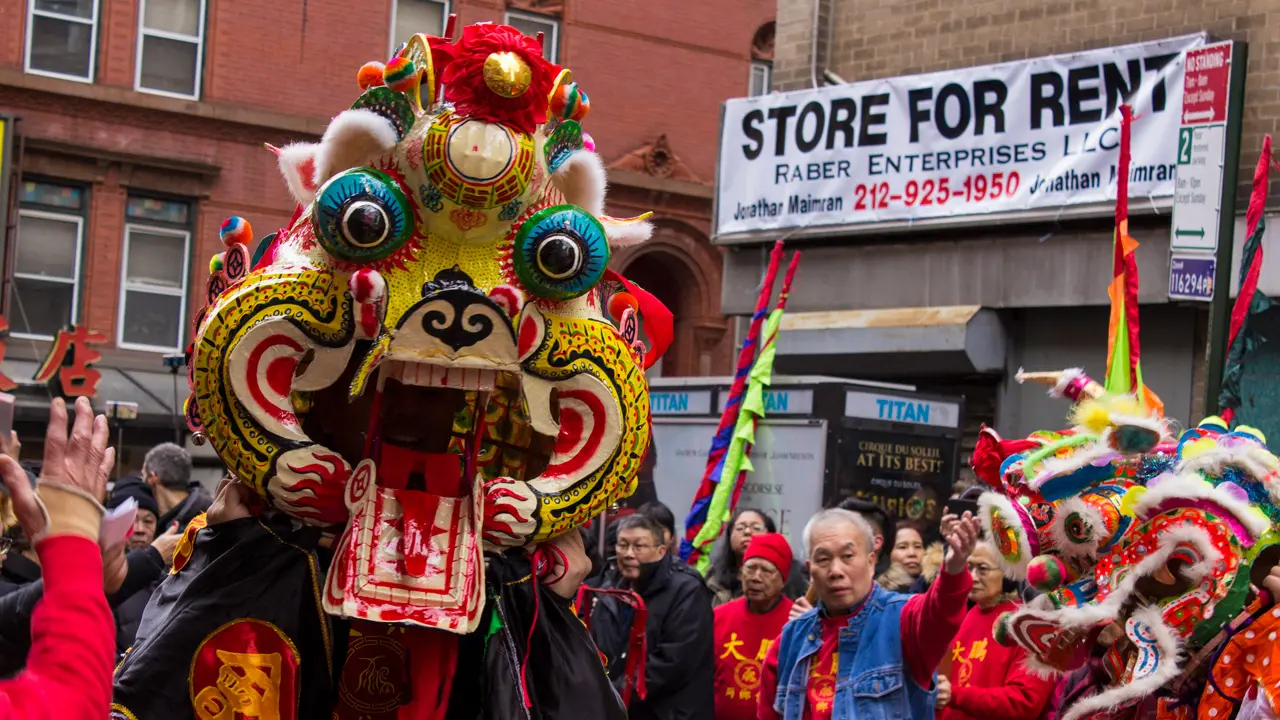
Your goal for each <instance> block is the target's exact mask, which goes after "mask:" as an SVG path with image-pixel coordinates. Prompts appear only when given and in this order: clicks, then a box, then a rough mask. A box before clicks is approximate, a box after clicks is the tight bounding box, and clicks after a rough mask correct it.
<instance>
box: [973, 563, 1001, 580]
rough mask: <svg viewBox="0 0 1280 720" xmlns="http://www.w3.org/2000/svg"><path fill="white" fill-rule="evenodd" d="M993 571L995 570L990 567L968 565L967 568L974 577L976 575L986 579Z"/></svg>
mask: <svg viewBox="0 0 1280 720" xmlns="http://www.w3.org/2000/svg"><path fill="white" fill-rule="evenodd" d="M995 571H996V569H995V568H993V567H991V566H990V565H970V566H969V572H970V573H972V574H974V575H977V576H978V577H986V576H988V575H990V574H991V573H993V572H995Z"/></svg>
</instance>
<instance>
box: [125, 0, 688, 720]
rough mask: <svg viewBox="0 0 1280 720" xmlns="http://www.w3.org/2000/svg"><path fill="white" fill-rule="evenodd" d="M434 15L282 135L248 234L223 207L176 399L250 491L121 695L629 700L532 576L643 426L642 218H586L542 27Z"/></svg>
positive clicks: (187, 547) (582, 147)
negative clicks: (288, 196) (627, 262)
mask: <svg viewBox="0 0 1280 720" xmlns="http://www.w3.org/2000/svg"><path fill="white" fill-rule="evenodd" d="M446 34H447V35H449V36H451V37H450V38H438V37H428V36H425V35H417V36H415V37H413V38H412V39H411V40H410V41H409V42H408V43H407V44H406V45H404V46H402V48H401V49H400V50H399V51H398V52H397V53H396V55H395V56H394V57H393V58H392V59H391V61H389V62H388V63H386V64H385V65H384V64H381V63H370V64H367V65H365V66H364V67H363V68H361V69H360V72H359V74H358V82H359V84H360V87H361V89H362V90H363V94H362V95H360V97H359V99H358V100H357V101H356V102H355V104H353V105H352V107H351V109H349V110H347V111H344V112H342V113H341V114H339V115H338V116H337V117H335V118H334V120H333V121H332V122H331V124H330V125H329V127H328V129H327V131H326V132H325V134H324V136H323V138H322V140H321V141H320V142H319V143H317V144H308V143H303V144H295V145H291V146H287V147H284V148H282V149H275V148H272V150H274V151H275V152H276V154H277V156H278V158H279V162H280V167H281V170H282V173H283V175H284V177H285V180H286V182H287V184H288V186H289V189H290V191H291V192H292V194H293V195H294V197H295V198H296V200H297V202H298V207H299V209H298V212H297V213H296V214H295V217H294V219H293V221H292V222H291V224H290V226H289V227H288V228H285V229H282V230H281V231H279V232H278V233H276V234H274V235H272V236H268V237H267V238H266V239H264V240H263V241H262V242H261V243H259V245H258V248H257V251H256V253H254V252H252V251H251V250H250V248H249V244H248V243H249V241H250V240H251V239H252V238H251V236H250V230H249V229H248V226H247V223H245V222H244V221H243V220H240V219H239V218H232V219H230V220H228V221H227V222H226V223H225V224H224V225H223V230H222V235H223V240H224V242H225V244H226V246H227V250H226V252H224V253H222V254H220V255H218V256H217V257H215V258H214V261H213V263H212V265H211V271H212V272H211V277H210V280H209V288H208V306H207V307H206V308H204V309H202V310H201V311H200V312H199V313H198V314H197V317H196V323H195V324H196V327H197V331H196V338H195V341H194V343H193V344H192V347H191V348H190V349H189V352H188V355H189V358H188V360H189V361H188V366H189V368H190V385H191V395H190V397H189V399H188V401H187V407H186V414H187V419H188V424H189V425H190V427H191V430H192V431H193V432H195V433H197V437H198V438H203V439H205V440H207V441H208V442H209V443H210V444H211V445H212V447H213V448H214V449H215V450H216V451H217V453H218V456H219V457H220V458H221V460H222V461H223V463H224V464H225V465H226V467H227V468H228V470H229V471H230V473H231V474H232V475H233V476H234V478H236V480H238V481H239V482H240V483H243V484H244V485H246V486H247V487H249V488H250V489H252V490H253V491H254V493H256V494H257V495H258V496H259V498H260V500H261V503H260V505H261V512H259V513H257V514H256V515H255V516H254V517H251V518H244V519H241V520H236V521H232V522H228V523H223V524H220V525H215V526H212V527H208V528H206V529H203V530H200V529H198V527H197V528H193V529H192V530H191V531H190V532H189V533H188V535H187V536H186V537H184V539H183V541H182V543H181V544H180V547H179V550H178V553H177V558H176V560H175V564H174V570H173V576H172V577H170V578H169V579H168V580H166V582H165V583H164V584H163V586H162V588H161V590H160V591H159V592H157V593H156V595H155V596H154V597H153V599H152V602H151V605H150V606H149V608H148V610H147V613H146V616H145V618H144V621H143V626H142V628H141V629H140V631H139V635H138V641H137V643H136V645H135V647H134V648H133V650H132V651H131V652H130V653H129V654H128V655H127V656H126V658H125V660H124V661H123V662H122V664H121V666H120V667H119V668H118V670H117V673H116V691H115V700H114V701H115V705H114V708H113V711H114V713H115V716H116V717H122V718H139V719H141V720H151V719H153V718H154V719H157V720H159V719H160V718H164V719H165V720H171V719H173V718H189V717H196V718H201V719H210V720H213V719H217V720H234V719H238V718H255V719H261V720H276V719H277V718H279V719H281V720H290V719H292V718H311V717H324V718H330V717H334V718H344V719H347V718H349V719H351V720H356V719H357V718H359V719H362V720H363V719H369V720H374V719H378V718H386V719H387V720H390V719H392V718H397V719H400V720H404V719H407V718H415V719H416V718H422V719H424V720H434V719H435V718H445V717H449V718H455V717H457V718H475V717H492V718H514V717H530V718H557V717H593V718H595V717H601V718H608V717H623V716H624V711H623V709H622V708H621V704H620V701H619V700H618V696H617V694H616V693H615V692H614V691H613V689H612V687H611V686H610V684H609V681H608V679H607V678H606V677H605V675H604V670H603V667H602V666H601V662H600V660H599V656H598V654H597V652H596V650H595V648H594V645H593V644H592V643H591V640H590V638H589V637H588V636H587V634H586V632H585V629H584V628H583V626H582V625H581V623H579V622H578V621H577V619H576V618H574V617H573V615H572V611H571V610H570V609H569V606H568V604H567V602H566V601H565V600H563V599H562V598H561V597H560V596H558V595H556V594H554V593H552V592H550V590H549V589H548V588H547V587H546V585H547V584H549V583H553V582H555V581H556V580H557V579H558V576H559V575H560V574H562V572H563V569H564V568H565V566H566V565H567V564H568V563H567V559H566V558H565V557H564V555H563V552H562V551H561V550H558V549H557V547H558V541H557V538H559V537H561V536H563V535H564V534H565V533H569V532H576V529H577V528H578V527H579V526H581V525H583V524H584V523H586V522H587V521H589V520H590V519H592V518H594V517H595V516H597V515H599V514H600V513H601V512H602V511H603V510H605V509H606V508H607V507H609V506H610V505H611V504H613V503H614V502H616V501H618V500H620V499H622V498H624V497H626V496H628V495H629V494H630V493H631V492H632V491H633V490H634V487H635V483H636V476H637V473H638V471H639V469H640V466H641V464H642V461H643V459H644V457H645V453H646V451H647V446H648V442H649V437H650V413H649V401H648V394H647V384H646V382H645V376H644V370H645V368H646V367H648V366H649V365H651V364H652V363H653V362H654V361H656V359H657V357H658V356H660V355H661V353H662V351H663V350H664V349H665V346H666V344H667V343H669V338H670V334H671V318H670V314H669V313H668V312H667V311H666V309H665V308H663V307H662V306H661V304H660V303H659V302H657V300H656V299H654V298H653V297H652V296H651V295H649V294H648V293H646V292H645V291H643V290H642V289H640V288H638V287H636V286H634V285H632V284H631V283H629V282H627V281H626V280H625V279H623V278H621V277H620V276H617V275H615V274H613V273H612V272H611V271H608V270H607V269H606V268H607V265H608V262H609V257H610V251H611V248H613V247H618V246H621V245H627V244H632V243H636V242H641V241H643V240H645V239H647V238H648V236H649V234H650V233H651V227H650V225H649V223H648V222H646V221H645V218H643V217H642V218H634V219H617V218H612V217H609V216H607V215H605V214H604V197H605V173H604V169H603V165H602V163H601V162H600V160H599V158H598V157H597V156H596V155H595V153H594V152H593V150H594V145H593V143H592V141H591V138H590V136H589V135H587V134H586V133H584V132H583V129H582V125H581V124H580V121H581V120H582V119H583V118H584V117H585V115H586V113H587V110H588V108H589V103H588V99H587V97H586V94H585V93H584V92H583V91H581V90H580V89H579V88H578V86H577V85H576V84H575V83H573V82H572V78H571V75H570V73H569V71H568V70H563V69H561V68H559V67H557V66H556V65H554V64H552V63H550V62H548V61H546V60H544V59H543V57H542V49H541V44H540V41H539V40H534V39H532V38H528V37H525V36H523V35H522V34H521V33H520V32H519V31H517V30H515V29H513V28H510V27H506V26H500V25H488V24H483V25H477V26H471V27H467V28H465V29H463V31H462V32H461V35H460V38H459V39H458V40H456V41H454V40H452V35H453V30H452V20H451V21H450V29H449V31H448V32H447V33H446ZM606 312H607V313H608V314H606ZM610 318H612V321H610ZM642 322H643V329H644V334H645V335H646V336H647V338H648V340H649V347H648V348H646V347H645V345H644V344H643V343H642V342H641V341H640V340H639V337H640V328H641V323H642ZM326 533H327V534H329V536H330V537H331V538H332V537H336V542H333V543H332V552H331V553H329V552H326V551H325V550H323V549H318V546H319V545H320V544H321V540H320V539H321V537H322V535H324V534H326ZM326 566H327V567H326Z"/></svg>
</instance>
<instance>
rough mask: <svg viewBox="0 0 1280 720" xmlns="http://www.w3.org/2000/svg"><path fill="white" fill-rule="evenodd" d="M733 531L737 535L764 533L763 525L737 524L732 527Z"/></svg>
mask: <svg viewBox="0 0 1280 720" xmlns="http://www.w3.org/2000/svg"><path fill="white" fill-rule="evenodd" d="M733 531H734V532H737V533H744V532H751V533H762V532H764V531H765V526H764V523H738V524H737V525H734V526H733Z"/></svg>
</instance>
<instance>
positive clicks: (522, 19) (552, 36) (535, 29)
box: [503, 10, 560, 63]
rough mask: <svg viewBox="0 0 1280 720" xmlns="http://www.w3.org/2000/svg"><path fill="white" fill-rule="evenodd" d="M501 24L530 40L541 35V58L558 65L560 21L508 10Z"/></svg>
mask: <svg viewBox="0 0 1280 720" xmlns="http://www.w3.org/2000/svg"><path fill="white" fill-rule="evenodd" d="M503 23H505V24H507V25H510V26H511V27H513V28H515V29H517V30H519V31H520V32H522V33H524V34H525V35H528V36H529V37H531V38H536V37H538V33H542V57H544V58H546V59H547V60H549V61H550V62H553V63H558V62H559V60H558V59H557V58H559V57H560V21H559V20H557V19H555V18H553V17H548V16H546V15H535V14H534V13H527V12H520V11H518V10H508V11H507V16H506V19H505V20H503Z"/></svg>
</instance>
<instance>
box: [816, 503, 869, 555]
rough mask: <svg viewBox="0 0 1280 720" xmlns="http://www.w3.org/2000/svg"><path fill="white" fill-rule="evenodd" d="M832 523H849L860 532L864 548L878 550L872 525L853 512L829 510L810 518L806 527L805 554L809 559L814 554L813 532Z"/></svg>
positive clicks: (839, 509) (837, 509)
mask: <svg viewBox="0 0 1280 720" xmlns="http://www.w3.org/2000/svg"><path fill="white" fill-rule="evenodd" d="M832 523H847V524H849V525H852V526H853V529H854V530H857V531H858V535H860V536H862V548H863V549H864V550H865V551H867V552H871V551H872V550H875V549H876V545H875V542H876V541H875V537H876V531H875V529H874V528H872V527H871V523H870V522H868V521H867V519H866V518H864V517H862V516H861V515H859V514H858V513H856V512H853V511H852V510H843V509H841V508H827V509H826V510H822V511H820V512H818V514H817V515H814V516H813V517H811V518H809V522H807V523H805V526H804V554H805V556H806V557H808V556H809V555H810V554H811V553H812V552H813V531H814V530H817V529H818V528H819V527H821V526H823V525H830V524H832Z"/></svg>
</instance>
